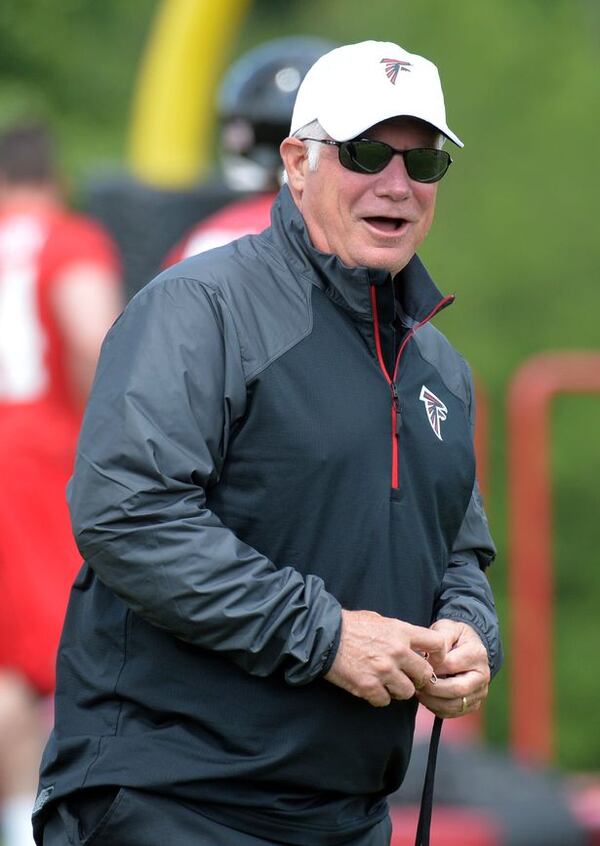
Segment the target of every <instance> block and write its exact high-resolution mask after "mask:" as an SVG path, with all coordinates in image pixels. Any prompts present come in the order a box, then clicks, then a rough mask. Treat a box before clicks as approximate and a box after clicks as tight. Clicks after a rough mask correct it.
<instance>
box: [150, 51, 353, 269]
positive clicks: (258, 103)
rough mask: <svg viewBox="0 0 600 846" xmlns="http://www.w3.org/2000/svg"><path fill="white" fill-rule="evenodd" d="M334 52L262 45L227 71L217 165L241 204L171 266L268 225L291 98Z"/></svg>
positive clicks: (177, 253)
mask: <svg viewBox="0 0 600 846" xmlns="http://www.w3.org/2000/svg"><path fill="white" fill-rule="evenodd" d="M335 46H336V45H335V44H333V43H331V42H329V41H326V40H324V39H322V38H315V37H313V36H290V37H286V38H277V39H274V40H273V41H267V42H265V43H264V44H260V45H259V46H258V47H255V48H253V49H252V50H250V51H249V52H248V53H245V54H244V55H243V56H242V57H241V58H240V59H238V60H237V61H236V62H234V63H233V65H231V67H230V68H229V70H228V72H227V73H226V74H225V77H224V78H223V81H222V83H221V86H220V89H219V95H218V102H217V113H218V119H219V124H220V164H221V169H222V174H223V178H224V180H225V182H226V184H227V186H228V187H229V188H230V189H231V190H232V191H234V192H236V193H238V194H239V197H240V198H239V199H236V200H234V201H233V202H231V203H228V204H227V205H226V206H224V207H223V208H222V209H219V210H218V211H216V212H214V213H213V214H211V215H209V216H208V217H205V218H203V219H202V220H201V221H199V222H198V223H197V224H196V226H194V227H193V229H192V230H191V231H190V232H188V233H187V235H185V236H184V237H183V238H182V239H181V240H180V241H179V242H178V243H177V244H176V245H175V246H174V247H173V248H172V249H171V250H170V252H169V253H168V255H167V258H166V259H165V262H164V265H165V266H166V267H169V266H170V265H172V264H175V263H176V262H178V261H181V260H182V259H184V258H188V256H193V255H196V254H197V253H202V252H204V251H205V250H211V249H213V247H221V246H223V244H228V243H229V242H230V241H234V240H235V239H236V238H241V237H242V236H243V235H256V234H258V233H259V232H262V230H263V229H266V228H267V227H268V226H270V225H271V206H272V204H273V200H274V199H275V197H276V195H277V192H278V191H279V188H280V187H281V178H282V174H283V166H282V163H281V157H280V155H279V145H280V144H281V142H282V141H283V139H284V138H285V137H286V135H287V134H288V131H289V126H290V120H291V117H292V111H293V108H294V100H295V98H296V93H297V91H298V88H299V87H300V83H301V82H302V80H303V79H304V76H305V75H306V72H307V71H308V69H309V68H310V67H311V65H313V64H314V63H315V62H316V60H317V59H318V58H320V57H321V56H322V55H323V54H324V53H326V52H328V51H329V50H331V49H333V47H335Z"/></svg>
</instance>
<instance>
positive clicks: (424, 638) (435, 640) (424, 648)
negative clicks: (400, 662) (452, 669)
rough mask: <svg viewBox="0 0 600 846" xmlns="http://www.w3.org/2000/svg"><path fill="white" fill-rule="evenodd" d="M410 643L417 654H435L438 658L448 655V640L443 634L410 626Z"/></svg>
mask: <svg viewBox="0 0 600 846" xmlns="http://www.w3.org/2000/svg"><path fill="white" fill-rule="evenodd" d="M409 642H410V646H411V649H414V650H415V652H434V653H435V654H436V657H438V660H439V656H440V655H442V656H443V655H445V654H446V640H445V638H444V636H443V634H442V633H441V632H436V631H434V630H433V629H424V628H422V627H421V626H412V625H411V626H409Z"/></svg>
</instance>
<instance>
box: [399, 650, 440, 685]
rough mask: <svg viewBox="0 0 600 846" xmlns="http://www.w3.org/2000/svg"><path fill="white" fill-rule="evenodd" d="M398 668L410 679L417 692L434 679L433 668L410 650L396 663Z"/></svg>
mask: <svg viewBox="0 0 600 846" xmlns="http://www.w3.org/2000/svg"><path fill="white" fill-rule="evenodd" d="M398 668H399V669H400V671H402V672H404V673H406V675H407V676H409V677H410V679H411V681H412V683H413V685H414V686H415V688H416V689H417V690H420V689H421V688H423V687H425V685H426V684H427V683H428V682H430V681H432V679H435V678H436V675H435V672H434V670H433V667H432V666H431V664H430V663H429V661H427V659H425V658H423V656H422V655H419V654H418V653H417V652H413V651H412V650H409V651H408V652H407V653H406V654H404V655H403V656H402V658H401V659H400V660H399V662H398ZM411 696H412V694H411Z"/></svg>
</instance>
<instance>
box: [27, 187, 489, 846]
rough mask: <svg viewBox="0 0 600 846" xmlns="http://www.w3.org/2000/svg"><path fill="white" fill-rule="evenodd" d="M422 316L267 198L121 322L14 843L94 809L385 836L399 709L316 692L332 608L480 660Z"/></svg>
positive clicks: (449, 454)
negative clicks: (250, 226)
mask: <svg viewBox="0 0 600 846" xmlns="http://www.w3.org/2000/svg"><path fill="white" fill-rule="evenodd" d="M390 294H391V296H390ZM446 302H447V300H445V299H444V298H443V297H442V296H441V294H440V293H439V291H438V290H437V288H436V287H435V285H434V284H433V282H432V281H431V279H430V278H429V276H428V275H427V273H426V271H425V269H424V268H423V266H422V265H421V263H420V261H419V260H418V259H417V258H416V257H415V258H414V259H413V260H412V261H411V262H410V264H409V265H408V266H407V267H406V268H405V269H404V271H402V273H401V274H400V275H399V276H398V277H397V278H396V279H394V280H391V279H390V277H389V275H388V274H387V273H385V272H383V271H379V270H372V269H368V268H348V267H345V266H344V265H343V264H342V263H341V262H340V261H339V259H337V258H336V257H334V256H330V255H326V254H323V253H320V252H319V251H317V250H315V249H314V248H313V247H312V245H311V243H310V240H309V237H308V234H307V231H306V228H305V226H304V222H303V219H302V217H301V215H300V213H299V211H298V209H297V208H296V206H295V204H294V202H293V200H292V198H291V195H290V193H289V191H288V189H287V188H283V189H282V191H281V192H280V195H279V198H278V200H277V202H276V204H275V206H274V210H273V217H272V226H271V228H270V229H268V230H266V231H265V232H264V233H262V234H261V235H258V236H249V237H246V238H242V239H241V240H239V241H236V242H234V243H233V244H230V245H227V246H225V247H222V248H220V249H218V250H214V251H210V252H207V253H203V254H201V255H199V256H196V257H194V258H191V259H188V260H186V261H185V262H182V263H180V264H178V265H176V266H175V267H172V268H170V269H169V270H167V271H165V272H164V273H163V274H161V275H160V276H159V277H157V278H156V279H155V280H154V281H153V282H152V283H151V284H149V285H148V286H147V287H146V288H144V289H143V290H142V291H141V292H140V293H139V294H138V295H137V296H136V297H135V298H134V299H133V300H132V302H131V303H130V304H129V306H128V307H127V309H126V311H125V312H124V314H123V315H122V317H121V318H120V319H119V321H118V322H117V324H116V325H115V326H114V327H113V329H112V330H111V332H110V333H109V336H108V338H107V340H106V342H105V345H104V348H103V351H102V355H101V359H100V363H99V367H98V373H97V377H96V382H95V385H94V389H93V392H92V396H91V400H90V403H89V406H88V410H87V413H86V418H85V422H84V426H83V431H82V435H81V439H80V445H79V453H78V459H77V465H76V469H75V474H74V477H73V480H72V483H71V487H70V496H69V498H70V506H71V512H72V519H73V525H74V530H75V534H76V538H77V541H78V544H79V548H80V550H81V553H82V555H83V557H84V559H85V564H84V566H83V568H82V570H81V573H80V575H79V577H78V579H77V581H76V583H75V585H74V588H73V591H72V595H71V600H70V604H69V609H68V614H67V619H66V624H65V629H64V633H63V639H62V644H61V648H60V654H59V660H58V692H57V702H56V726H55V729H54V731H53V734H52V737H51V739H50V742H49V745H48V747H47V749H46V752H45V755H44V760H43V765H42V782H41V787H42V791H43V792H42V793H41V800H40V802H39V803H38V815H37V819H38V820H41V819H42V817H43V814H44V808H45V807H47V804H46V805H45V803H48V802H52V801H54V800H56V799H59V798H61V797H63V796H65V795H67V794H69V793H70V792H72V791H75V790H78V789H80V788H82V787H93V786H100V785H113V784H117V785H124V786H133V787H139V788H143V789H146V790H149V791H156V792H160V793H162V794H165V795H170V796H172V797H174V798H175V799H178V800H180V801H182V802H185V803H188V804H191V805H193V806H194V807H196V808H197V809H198V810H199V811H200V812H201V813H204V814H205V815H207V816H209V817H212V818H214V819H215V820H217V821H218V820H222V821H225V822H227V824H228V825H233V826H234V827H235V828H239V829H241V830H243V831H248V832H250V833H254V834H256V835H260V836H263V837H267V838H270V839H273V840H276V841H277V842H282V843H290V844H298V846H301V844H306V843H311V846H325V844H331V845H332V846H333V845H334V844H342V843H344V842H346V841H347V840H348V839H351V838H352V837H353V836H357V835H358V834H359V833H360V832H362V831H365V830H367V829H368V828H369V827H371V826H372V825H373V824H375V823H376V822H377V821H378V820H380V819H381V818H382V817H383V816H384V815H385V813H386V802H385V797H386V795H387V794H388V793H390V792H392V791H394V790H395V789H397V787H398V786H399V785H400V784H401V782H402V779H403V776H404V772H405V770H406V767H407V764H408V760H409V755H410V749H411V742H412V734H413V728H414V716H415V710H416V702H415V700H412V701H402V702H400V701H394V702H392V703H391V704H390V705H389V706H388V707H387V708H382V709H380V708H373V707H372V706H370V705H369V704H368V703H366V702H365V701H363V700H361V699H358V698H355V697H352V696H351V695H349V694H348V693H346V692H345V691H343V690H341V689H340V688H337V687H335V686H334V685H333V684H331V683H329V682H327V681H325V680H324V678H323V675H324V673H326V671H327V669H328V668H329V667H330V666H331V663H332V661H333V660H334V657H335V652H336V648H337V642H338V638H339V629H340V608H341V607H345V608H348V609H371V610H373V611H377V612H379V613H380V614H383V615H385V616H388V617H397V618H400V619H403V620H406V621H409V622H411V623H414V624H417V625H422V626H428V625H430V624H431V622H432V621H433V620H434V619H436V618H438V617H447V618H451V619H457V620H464V621H466V622H468V623H470V624H471V625H472V626H474V628H476V629H477V631H478V632H479V633H480V635H481V637H482V639H483V641H484V643H485V644H486V647H487V649H488V655H489V658H490V664H491V666H492V670H493V671H495V669H497V666H498V664H499V661H500V645H499V640H498V632H497V620H496V615H495V611H494V607H493V601H492V598H491V594H490V591H489V587H488V584H487V580H486V577H485V574H484V572H483V570H484V568H485V567H486V566H487V564H488V563H489V562H490V561H491V559H492V558H493V555H494V547H493V543H492V540H491V538H490V535H489V532H488V528H487V522H486V520H485V515H484V513H483V509H482V507H481V504H480V500H479V496H478V493H477V487H476V484H475V462H474V455H473V446H472V423H473V403H472V388H471V380H470V376H469V372H468V368H467V367H466V365H465V363H464V361H463V360H462V358H461V357H460V356H459V355H458V354H457V353H456V352H455V350H454V349H453V348H452V347H451V346H450V344H449V343H448V342H447V341H446V340H445V338H444V337H443V336H442V335H441V334H440V333H439V332H438V331H437V330H436V329H434V328H433V327H432V326H431V324H430V323H429V322H428V321H429V319H430V318H431V317H432V316H433V314H434V313H435V312H436V311H438V310H439V309H440V308H441V307H442V306H443V305H445V304H446ZM394 347H395V348H396V349H395V350H394ZM400 419H401V425H400V422H399V421H400ZM44 791H45V792H44ZM38 832H39V826H38ZM38 836H39V834H38Z"/></svg>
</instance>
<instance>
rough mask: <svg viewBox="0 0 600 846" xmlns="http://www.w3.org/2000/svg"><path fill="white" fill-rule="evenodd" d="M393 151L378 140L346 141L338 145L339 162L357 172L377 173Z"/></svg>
mask: <svg viewBox="0 0 600 846" xmlns="http://www.w3.org/2000/svg"><path fill="white" fill-rule="evenodd" d="M393 155H394V151H393V150H392V148H391V147H389V146H388V145H387V144H383V143H382V142H380V141H346V142H344V143H343V144H341V145H340V162H341V163H342V164H343V165H344V167H345V168H348V170H354V171H356V172H357V173H379V171H380V170H383V168H384V167H385V166H386V165H387V164H389V163H390V161H391V159H392V156H393Z"/></svg>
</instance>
